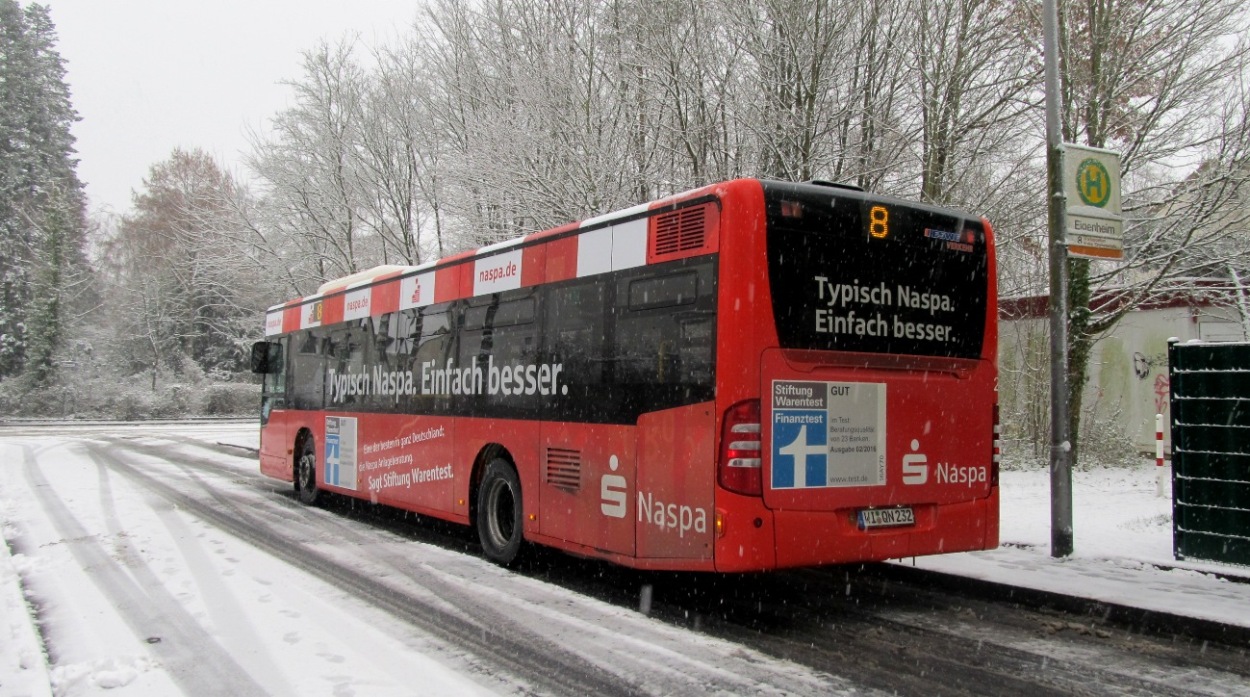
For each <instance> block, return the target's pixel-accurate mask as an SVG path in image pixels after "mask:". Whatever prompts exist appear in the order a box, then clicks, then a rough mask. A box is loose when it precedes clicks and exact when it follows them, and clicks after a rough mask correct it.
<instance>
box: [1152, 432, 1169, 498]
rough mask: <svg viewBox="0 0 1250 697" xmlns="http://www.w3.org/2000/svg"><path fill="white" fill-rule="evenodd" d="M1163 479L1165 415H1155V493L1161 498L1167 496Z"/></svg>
mask: <svg viewBox="0 0 1250 697" xmlns="http://www.w3.org/2000/svg"><path fill="white" fill-rule="evenodd" d="M1165 488H1166V484H1165V482H1164V478H1163V414H1155V493H1157V494H1158V496H1159V498H1163V497H1164V496H1166V495H1167V493H1166V492H1165V491H1164V489H1165Z"/></svg>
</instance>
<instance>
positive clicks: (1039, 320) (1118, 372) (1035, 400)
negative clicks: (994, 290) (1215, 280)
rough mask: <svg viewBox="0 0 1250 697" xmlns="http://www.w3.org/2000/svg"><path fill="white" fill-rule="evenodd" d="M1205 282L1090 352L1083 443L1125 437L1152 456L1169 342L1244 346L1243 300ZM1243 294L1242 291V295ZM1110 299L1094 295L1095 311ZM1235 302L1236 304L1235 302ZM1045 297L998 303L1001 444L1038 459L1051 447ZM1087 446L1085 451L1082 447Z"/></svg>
mask: <svg viewBox="0 0 1250 697" xmlns="http://www.w3.org/2000/svg"><path fill="white" fill-rule="evenodd" d="M1235 290H1236V289H1233V290H1230V289H1229V288H1228V286H1227V285H1226V284H1220V285H1218V286H1217V285H1212V282H1211V281H1210V280H1209V279H1204V280H1202V281H1198V282H1194V283H1190V284H1186V285H1185V287H1184V288H1183V289H1178V290H1177V291H1175V292H1174V293H1171V294H1170V295H1169V297H1168V298H1167V299H1164V300H1156V301H1151V302H1149V303H1145V304H1143V305H1141V306H1140V307H1138V308H1136V309H1134V310H1132V311H1131V312H1129V313H1128V314H1127V315H1125V316H1124V318H1123V319H1121V320H1120V321H1119V323H1117V324H1116V325H1115V327H1114V328H1113V329H1112V330H1111V331H1110V332H1109V333H1108V334H1106V335H1105V336H1103V337H1101V338H1100V339H1099V340H1098V341H1097V342H1096V343H1095V344H1094V347H1093V351H1092V354H1091V356H1090V364H1089V370H1088V381H1087V382H1086V385H1085V391H1084V394H1083V395H1082V398H1081V402H1082V417H1081V419H1082V421H1081V424H1082V425H1081V433H1082V443H1083V444H1086V446H1087V445H1088V444H1089V440H1088V438H1089V437H1098V438H1100V439H1108V438H1111V439H1123V440H1122V442H1123V443H1125V444H1131V446H1133V447H1135V449H1137V450H1139V451H1142V452H1149V453H1153V452H1154V450H1155V414H1163V415H1164V440H1165V443H1167V444H1170V443H1171V435H1170V427H1169V421H1170V419H1169V418H1168V416H1169V414H1168V401H1169V397H1170V391H1169V388H1168V365H1167V360H1168V350H1167V349H1168V339H1169V338H1172V337H1175V338H1177V339H1179V340H1180V341H1182V342H1186V341H1193V340H1200V341H1246V340H1250V334H1248V324H1250V322H1248V321H1247V313H1246V312H1245V311H1244V309H1243V310H1239V309H1238V308H1239V307H1241V308H1245V307H1246V305H1245V304H1244V302H1245V297H1244V295H1241V296H1240V297H1238V296H1237V295H1235V294H1234V293H1235ZM1241 292H1242V293H1243V294H1244V293H1245V291H1244V289H1243V290H1242V291H1241ZM1109 297H1110V296H1106V295H1104V296H1101V299H1100V297H1095V299H1094V301H1093V302H1092V303H1091V305H1092V306H1093V308H1094V309H1095V311H1097V310H1100V309H1108V310H1109V309H1111V308H1110V303H1112V302H1114V301H1113V300H1110V299H1108V298H1109ZM1239 300H1240V301H1241V302H1240V303H1239V302H1238V301H1239ZM1047 302H1048V298H1047V297H1046V296H1032V297H1024V298H1004V299H1001V300H1000V301H999V404H1000V409H1001V414H1002V421H1003V429H1004V438H1005V439H1006V440H1007V441H1008V444H1009V445H1013V446H1015V447H1017V448H1020V447H1024V448H1026V449H1027V448H1030V447H1031V448H1032V450H1033V454H1034V455H1035V456H1036V457H1039V458H1045V457H1048V454H1049V447H1050V435H1049V434H1050V344H1049V338H1048V337H1049V319H1048V314H1047V313H1048V309H1047ZM1083 447H1085V446H1083Z"/></svg>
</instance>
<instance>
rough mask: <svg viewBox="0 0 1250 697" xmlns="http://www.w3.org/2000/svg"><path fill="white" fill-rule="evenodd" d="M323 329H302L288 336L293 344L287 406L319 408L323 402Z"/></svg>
mask: <svg viewBox="0 0 1250 697" xmlns="http://www.w3.org/2000/svg"><path fill="white" fill-rule="evenodd" d="M324 341H325V330H323V329H305V330H303V331H301V332H299V333H297V334H295V335H294V336H293V338H292V340H291V343H292V345H293V346H295V347H296V349H295V351H293V352H292V354H291V358H290V367H291V379H290V382H289V383H288V386H289V394H290V398H291V406H292V407H293V408H295V409H321V408H322V407H323V406H324V403H323V399H324V391H325V390H324V388H325V377H326V375H325V367H324V362H325V355H324V353H323V348H324V346H323V344H324Z"/></svg>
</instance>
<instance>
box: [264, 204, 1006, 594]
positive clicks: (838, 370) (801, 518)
mask: <svg viewBox="0 0 1250 697" xmlns="http://www.w3.org/2000/svg"><path fill="white" fill-rule="evenodd" d="M996 297H997V296H996V288H995V258H994V242H993V234H992V232H991V229H990V225H989V223H988V222H987V221H986V220H984V219H982V218H974V217H971V216H968V215H965V214H963V213H960V212H957V211H954V210H948V209H943V208H935V207H931V206H925V205H919V204H916V203H909V202H905V201H901V200H896V199H892V198H886V197H879V196H872V195H869V194H866V193H864V192H862V191H859V190H857V189H852V188H848V187H842V186H838V185H832V184H827V183H820V182H812V183H806V184H793V183H782V182H772V181H760V180H754V179H743V180H736V181H730V182H725V183H720V184H715V185H711V186H707V187H704V188H700V189H697V190H694V191H690V192H686V193H683V194H679V195H676V196H672V197H669V198H665V199H662V200H659V201H655V202H652V203H649V204H644V205H640V206H636V207H633V208H630V209H627V210H623V211H618V212H615V213H611V214H608V215H604V216H600V217H596V218H592V219H589V220H585V221H582V222H581V223H576V224H570V225H566V226H563V227H560V228H556V229H554V230H548V231H544V232H539V233H535V234H531V235H527V236H525V237H523V238H520V239H516V240H512V241H509V242H504V243H501V244H495V245H491V246H488V247H483V248H481V249H478V250H476V251H472V252H466V253H463V254H460V255H457V256H453V257H450V258H447V259H442V260H439V261H437V262H433V263H429V264H425V265H422V266H417V267H380V268H377V269H373V270H371V271H366V272H363V273H361V274H356V275H354V276H351V277H348V278H343V279H339V280H337V281H332V282H330V283H326V284H325V285H323V286H322V287H321V288H320V289H319V291H318V293H317V294H316V295H313V296H311V297H305V298H299V299H296V300H292V301H290V302H287V303H285V304H282V305H278V306H275V307H273V308H271V309H270V310H269V311H268V313H267V319H266V330H265V334H266V340H265V341H263V342H260V343H258V344H257V345H256V346H255V347H254V350H253V369H254V370H255V371H256V372H260V373H264V388H263V403H262V416H261V423H262V427H261V452H260V467H261V471H262V472H263V473H265V474H266V475H269V476H272V477H276V478H278V479H282V480H286V481H291V482H293V483H294V487H295V490H296V491H297V493H298V496H299V498H300V499H301V500H302V501H304V502H305V503H310V504H311V503H314V502H316V500H317V498H318V495H319V494H320V493H321V492H333V493H335V494H341V495H345V496H352V497H357V498H361V499H365V500H368V501H372V502H375V503H378V504H384V505H387V506H393V507H398V508H401V509H405V510H408V511H413V512H416V513H418V514H421V515H429V516H434V517H436V518H442V519H446V520H450V521H454V522H458V523H463V524H467V525H474V526H476V528H477V531H478V534H479V537H480V539H481V542H482V548H483V550H484V554H485V556H486V557H487V558H489V559H491V560H493V561H495V562H497V563H501V564H509V563H511V562H512V561H513V560H514V559H515V558H516V556H517V553H518V550H519V549H520V548H521V545H522V543H523V542H525V541H528V542H532V543H538V544H543V545H549V546H551V547H556V548H559V549H561V550H565V551H567V552H569V553H572V554H576V555H582V556H586V557H594V558H599V559H605V560H608V561H611V562H615V563H618V564H623V565H626V566H630V567H637V568H646V569H674V570H705V571H734V572H737V571H750V570H764V569H775V568H782V567H796V566H811V565H820V564H832V563H840V562H858V561H866V560H883V559H890V558H900V557H909V556H916V555H924V554H935V553H942V552H955V551H962V550H975V549H987V548H993V547H995V546H997V544H998V464H997V459H998V458H997V452H998V441H997V420H998V417H997V392H996V389H997V366H996V352H997V325H996V316H997V299H996Z"/></svg>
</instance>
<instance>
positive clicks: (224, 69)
mask: <svg viewBox="0 0 1250 697" xmlns="http://www.w3.org/2000/svg"><path fill="white" fill-rule="evenodd" d="M42 2H43V3H44V4H46V5H48V6H49V7H51V11H52V20H53V22H54V23H55V24H56V30H57V35H58V36H59V39H60V42H59V44H58V46H59V49H60V53H61V57H62V58H64V59H65V64H66V66H65V67H66V70H67V71H68V75H67V81H68V82H69V85H70V90H71V94H72V98H73V103H74V108H75V109H77V111H78V115H79V116H80V117H81V118H82V121H81V122H79V123H78V124H76V125H75V127H74V135H75V136H76V137H77V139H78V142H77V149H78V157H79V159H80V163H79V166H78V176H79V177H81V178H82V179H83V181H84V182H86V185H87V195H88V196H89V197H90V199H91V202H90V208H91V210H93V211H94V210H97V209H101V208H105V207H107V208H111V209H112V210H113V211H114V212H116V213H124V212H125V211H126V210H127V209H129V207H130V200H131V199H130V196H131V192H132V191H134V190H137V189H140V188H141V187H142V185H143V179H144V177H146V176H147V173H148V170H149V169H150V168H151V166H152V165H153V164H155V163H157V162H160V161H161V160H164V159H166V158H168V157H169V155H170V153H171V152H172V151H173V149H174V148H176V147H182V148H185V149H191V148H201V149H203V150H204V151H206V152H208V153H209V154H211V155H213V156H215V157H216V158H217V159H218V161H220V162H221V163H222V164H223V165H225V166H226V167H227V169H229V170H231V171H232V172H234V173H236V174H237V175H240V176H242V175H243V166H242V151H244V150H246V149H247V137H246V131H247V129H248V128H251V129H254V130H261V129H263V128H264V127H265V124H266V123H267V121H268V119H269V118H270V117H272V116H273V115H274V114H276V113H277V112H278V111H280V110H281V109H283V108H284V107H285V106H286V105H287V104H288V99H289V95H290V92H289V90H288V88H286V87H285V86H283V85H281V84H280V83H281V82H283V81H286V80H293V79H297V78H298V77H299V76H300V54H301V52H303V51H306V50H308V49H311V48H313V47H315V46H316V45H317V43H318V42H319V41H321V40H323V39H324V40H328V41H337V40H338V39H340V38H342V37H344V36H358V37H359V40H360V45H361V47H362V48H368V47H372V46H378V45H382V44H386V43H392V42H393V41H394V40H395V39H396V38H397V37H398V36H400V35H401V34H404V33H405V32H406V31H407V28H408V27H409V26H410V25H411V23H412V21H413V20H414V19H415V18H416V17H417V14H418V3H416V2H403V1H402V0H42ZM22 4H27V2H26V0H22Z"/></svg>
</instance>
